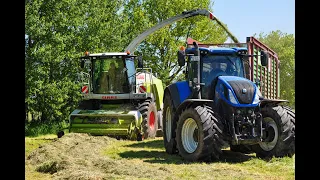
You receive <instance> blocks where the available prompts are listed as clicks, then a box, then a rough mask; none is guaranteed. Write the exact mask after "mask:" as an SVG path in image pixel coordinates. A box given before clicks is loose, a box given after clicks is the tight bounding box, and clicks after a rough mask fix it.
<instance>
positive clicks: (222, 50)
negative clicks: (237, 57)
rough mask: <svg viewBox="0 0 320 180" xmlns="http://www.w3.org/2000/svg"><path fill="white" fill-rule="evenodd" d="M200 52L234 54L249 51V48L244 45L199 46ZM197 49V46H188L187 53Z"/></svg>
mask: <svg viewBox="0 0 320 180" xmlns="http://www.w3.org/2000/svg"><path fill="white" fill-rule="evenodd" d="M199 50H200V53H202V52H207V53H209V54H234V53H237V52H238V51H247V48H244V47H232V48H227V47H208V48H207V47H199ZM194 51H195V48H194V47H193V48H187V49H186V53H187V54H193V53H194Z"/></svg>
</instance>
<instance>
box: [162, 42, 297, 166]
mask: <svg viewBox="0 0 320 180" xmlns="http://www.w3.org/2000/svg"><path fill="white" fill-rule="evenodd" d="M249 56H251V57H252V56H253V55H250V54H248V52H247V48H241V47H234V48H230V47H229V48H226V47H224V48H222V47H199V46H198V44H197V43H196V42H193V47H188V48H186V49H184V48H182V49H180V50H179V51H178V63H179V66H185V68H186V69H185V70H184V74H185V78H186V79H185V80H184V81H179V82H175V83H173V84H171V85H169V86H167V87H166V88H165V91H164V105H163V106H164V107H163V132H164V133H163V135H164V137H163V141H164V146H165V149H166V152H167V153H169V154H176V153H178V154H179V155H180V156H182V157H183V158H184V159H186V160H188V161H199V160H200V161H202V160H203V161H212V160H219V158H221V154H222V153H223V151H222V149H223V148H225V147H228V146H230V149H231V150H232V151H238V152H243V153H256V156H257V157H260V158H271V157H284V156H289V157H291V156H293V154H294V153H295V113H294V112H293V111H292V110H291V109H290V108H289V107H288V106H284V105H281V104H282V102H287V101H286V100H279V99H278V100H276V99H267V98H264V97H263V96H262V94H261V92H260V90H259V88H258V87H259V81H257V82H252V81H251V80H249V79H247V78H246V76H245V74H246V70H247V69H246V68H245V66H246V63H247V64H248V59H249V58H248V57H249ZM255 56H260V59H261V65H262V66H268V58H269V57H268V56H269V55H268V52H267V51H264V50H262V51H261V52H260V53H259V55H258V54H257V55H255ZM249 68H250V67H249Z"/></svg>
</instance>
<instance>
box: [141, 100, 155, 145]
mask: <svg viewBox="0 0 320 180" xmlns="http://www.w3.org/2000/svg"><path fill="white" fill-rule="evenodd" d="M139 111H140V113H141V115H142V119H143V120H142V138H143V139H152V138H155V137H156V133H157V130H158V116H157V107H156V105H155V103H154V102H151V100H146V101H144V102H143V103H141V104H140V105H139Z"/></svg>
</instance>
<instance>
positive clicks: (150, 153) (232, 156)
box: [119, 140, 255, 164]
mask: <svg viewBox="0 0 320 180" xmlns="http://www.w3.org/2000/svg"><path fill="white" fill-rule="evenodd" d="M126 147H136V148H145V149H146V150H140V151H132V150H131V151H125V152H122V153H119V156H120V157H122V158H129V159H131V158H137V159H144V162H149V163H162V164H192V162H188V161H186V160H184V159H183V158H182V157H180V156H179V155H178V154H173V155H171V154H168V153H166V152H165V149H164V145H163V140H155V141H148V142H139V143H134V144H130V145H126ZM148 148H149V149H153V150H148ZM154 149H159V151H157V150H154ZM222 152H223V153H222V155H221V156H220V160H219V161H212V162H207V163H214V162H226V163H241V162H244V161H248V160H250V159H252V158H255V156H254V155H252V154H242V153H239V152H233V151H230V150H222ZM194 163H199V162H194Z"/></svg>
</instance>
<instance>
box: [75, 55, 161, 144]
mask: <svg viewBox="0 0 320 180" xmlns="http://www.w3.org/2000/svg"><path fill="white" fill-rule="evenodd" d="M136 59H139V62H138V63H137V64H138V67H139V68H136V67H135V60H136ZM80 64H81V68H82V70H83V72H82V73H81V74H82V76H81V78H80V79H81V93H82V96H83V99H82V101H81V102H80V104H79V107H78V108H77V109H75V110H74V111H73V112H72V113H71V115H70V118H69V123H70V125H69V132H78V133H89V134H92V135H108V136H115V137H117V138H120V137H122V138H129V139H136V140H142V139H143V138H153V137H155V136H156V134H157V132H158V131H161V126H162V123H161V120H162V118H161V109H162V93H163V87H162V82H161V80H159V79H157V78H156V77H155V76H154V75H153V74H152V70H151V68H143V64H142V61H141V58H139V57H137V56H135V55H130V53H129V52H108V53H96V54H89V52H86V53H85V56H83V57H81V58H80Z"/></svg>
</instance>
